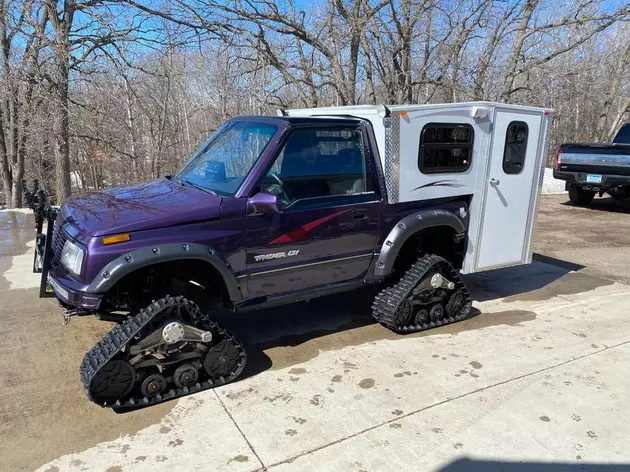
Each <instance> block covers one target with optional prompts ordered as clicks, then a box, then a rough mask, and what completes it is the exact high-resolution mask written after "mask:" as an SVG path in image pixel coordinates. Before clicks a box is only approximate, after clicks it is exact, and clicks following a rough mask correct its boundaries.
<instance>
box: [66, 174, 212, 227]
mask: <svg viewBox="0 0 630 472" xmlns="http://www.w3.org/2000/svg"><path fill="white" fill-rule="evenodd" d="M221 201H222V198H221V197H218V196H215V195H210V194H207V193H204V192H202V191H200V190H195V189H190V188H187V187H182V186H181V185H179V184H177V183H175V182H172V181H170V180H168V179H166V178H161V179H158V180H154V181H152V182H143V183H139V184H134V185H128V186H125V187H114V188H110V189H107V190H103V191H99V192H92V193H88V194H85V195H79V196H76V197H73V198H71V199H70V200H68V202H67V203H66V204H64V205H63V208H62V215H63V217H64V219H66V220H67V221H69V222H70V223H71V224H72V225H73V226H74V227H76V228H77V229H78V230H79V231H81V232H83V233H85V234H88V235H91V236H105V235H108V234H116V233H125V232H132V231H138V230H146V229H154V228H160V227H165V226H172V225H174V224H178V223H186V222H190V221H198V220H207V219H212V218H219V217H220V209H221Z"/></svg>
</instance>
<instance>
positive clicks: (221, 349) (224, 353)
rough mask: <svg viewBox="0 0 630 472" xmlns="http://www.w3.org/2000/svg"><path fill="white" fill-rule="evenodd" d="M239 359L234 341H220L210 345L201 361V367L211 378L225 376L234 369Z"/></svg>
mask: <svg viewBox="0 0 630 472" xmlns="http://www.w3.org/2000/svg"><path fill="white" fill-rule="evenodd" d="M239 359H240V352H239V351H238V349H236V347H235V346H234V343H230V342H227V341H221V342H219V343H218V344H216V345H215V346H213V347H211V348H210V350H209V351H208V354H207V355H206V358H205V360H204V361H203V367H204V369H205V370H206V372H207V373H208V375H209V376H210V377H211V378H213V379H219V378H221V377H225V376H226V375H228V374H229V373H230V372H232V371H233V370H234V368H235V367H236V364H237V363H238V361H239Z"/></svg>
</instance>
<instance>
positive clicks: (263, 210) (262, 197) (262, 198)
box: [247, 192, 283, 216]
mask: <svg viewBox="0 0 630 472" xmlns="http://www.w3.org/2000/svg"><path fill="white" fill-rule="evenodd" d="M282 210H283V205H282V200H281V199H280V196H279V195H273V194H272V193H269V192H258V193H257V194H256V195H254V196H253V197H251V198H249V199H248V200H247V216H255V215H264V214H267V213H282Z"/></svg>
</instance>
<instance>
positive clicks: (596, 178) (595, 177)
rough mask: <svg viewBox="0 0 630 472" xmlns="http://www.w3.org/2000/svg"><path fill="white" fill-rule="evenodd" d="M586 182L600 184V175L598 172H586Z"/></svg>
mask: <svg viewBox="0 0 630 472" xmlns="http://www.w3.org/2000/svg"><path fill="white" fill-rule="evenodd" d="M586 183H588V184H601V183H602V176H601V175H599V174H587V176H586Z"/></svg>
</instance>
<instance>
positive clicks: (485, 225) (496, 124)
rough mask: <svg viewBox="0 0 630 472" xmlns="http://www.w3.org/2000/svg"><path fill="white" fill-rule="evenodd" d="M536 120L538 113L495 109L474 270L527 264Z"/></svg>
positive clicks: (537, 153) (538, 148) (536, 166)
mask: <svg viewBox="0 0 630 472" xmlns="http://www.w3.org/2000/svg"><path fill="white" fill-rule="evenodd" d="M542 124H543V120H542V114H537V113H534V112H532V113H528V112H522V111H514V110H508V109H501V108H496V109H495V115H494V120H493V138H492V143H491V147H490V159H489V163H488V166H487V169H486V174H485V181H484V184H483V193H482V195H483V197H482V198H483V202H482V205H481V208H482V209H481V221H480V233H479V240H478V245H477V250H476V251H475V252H476V257H475V271H480V270H486V269H493V268H498V267H504V266H510V265H515V264H521V263H527V262H529V257H530V254H529V250H530V247H531V237H532V228H533V224H534V221H533V220H534V218H535V208H534V207H535V206H536V204H537V192H538V187H539V182H538V178H539V174H540V165H541V162H540V159H541V158H542V156H541V155H542V147H543V140H542V139H540V138H541V132H542Z"/></svg>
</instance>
